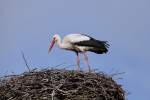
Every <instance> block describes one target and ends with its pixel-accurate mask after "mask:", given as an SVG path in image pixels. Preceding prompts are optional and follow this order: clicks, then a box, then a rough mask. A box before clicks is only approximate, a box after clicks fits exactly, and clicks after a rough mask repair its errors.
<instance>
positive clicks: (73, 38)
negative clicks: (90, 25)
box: [49, 34, 109, 72]
mask: <svg viewBox="0 0 150 100" xmlns="http://www.w3.org/2000/svg"><path fill="white" fill-rule="evenodd" d="M55 43H57V45H58V46H59V47H60V48H62V49H66V50H71V51H74V52H75V53H76V54H77V66H78V69H77V70H78V71H79V70H80V59H79V55H78V54H79V53H83V54H84V58H85V61H86V63H87V65H88V71H89V72H90V66H89V62H88V57H87V55H86V51H91V52H95V53H97V54H103V53H106V52H107V51H108V49H107V48H108V46H109V45H108V44H107V42H106V41H99V40H96V39H94V38H92V37H90V36H87V35H85V34H69V35H66V36H65V37H64V39H63V40H62V41H61V37H60V36H59V35H58V34H55V35H54V36H53V39H52V43H51V46H50V48H49V52H50V51H51V49H52V47H53V46H54V44H55Z"/></svg>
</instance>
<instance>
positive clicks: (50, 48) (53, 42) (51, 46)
mask: <svg viewBox="0 0 150 100" xmlns="http://www.w3.org/2000/svg"><path fill="white" fill-rule="evenodd" d="M54 44H55V40H54V39H53V40H52V42H51V45H50V47H49V49H48V53H49V52H50V51H51V50H52V48H53V46H54Z"/></svg>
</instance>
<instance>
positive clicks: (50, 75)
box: [0, 69, 125, 100]
mask: <svg viewBox="0 0 150 100" xmlns="http://www.w3.org/2000/svg"><path fill="white" fill-rule="evenodd" d="M124 94H125V91H124V90H123V89H122V87H121V85H118V84H117V83H116V82H115V81H114V80H113V79H112V78H111V77H109V76H107V75H105V74H103V73H84V72H76V71H69V70H65V69H63V70H56V69H49V70H48V69H46V70H41V71H30V72H26V73H23V74H21V75H13V76H7V77H4V78H3V79H1V80H0V100H125V96H124Z"/></svg>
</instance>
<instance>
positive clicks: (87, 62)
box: [83, 52, 91, 72]
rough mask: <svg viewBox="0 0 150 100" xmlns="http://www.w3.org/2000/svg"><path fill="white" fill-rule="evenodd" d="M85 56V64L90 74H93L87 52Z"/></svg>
mask: <svg viewBox="0 0 150 100" xmlns="http://www.w3.org/2000/svg"><path fill="white" fill-rule="evenodd" d="M83 55H84V59H85V62H86V64H87V66H88V72H91V68H90V65H89V60H88V56H87V54H86V52H83Z"/></svg>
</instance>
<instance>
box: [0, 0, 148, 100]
mask: <svg viewBox="0 0 150 100" xmlns="http://www.w3.org/2000/svg"><path fill="white" fill-rule="evenodd" d="M149 11H150V1H149V0H74V1H73V0H0V75H1V76H2V75H6V74H12V73H22V72H24V71H27V68H26V66H25V64H24V61H23V59H22V56H21V53H20V51H21V50H22V51H23V52H24V54H25V56H26V58H27V60H28V63H29V65H30V67H31V68H35V67H37V68H46V67H48V66H56V65H58V64H61V63H64V62H65V63H66V64H65V65H64V66H69V65H74V64H75V57H76V56H75V54H74V53H72V52H69V51H64V50H60V49H59V48H57V47H55V48H54V49H53V51H52V52H51V54H48V47H49V43H50V39H51V37H52V36H53V34H54V33H59V34H60V35H61V36H62V37H63V36H65V35H67V34H69V33H77V32H81V33H87V34H88V35H90V36H92V37H94V38H96V39H99V40H107V41H108V42H109V44H110V45H111V46H110V49H109V52H108V53H107V54H106V55H97V54H94V53H88V55H89V59H90V65H91V66H92V68H93V69H99V70H100V71H103V72H106V73H109V74H110V73H115V72H125V74H123V75H120V76H117V77H116V78H119V77H122V78H123V80H117V81H118V82H119V83H121V84H123V87H124V89H125V90H127V91H128V92H130V93H131V94H130V95H128V97H127V98H128V100H148V99H149V98H150V95H149V93H150V86H149V84H150V79H149V76H150V73H149V70H150V67H149V65H150V52H149V51H150V46H149V42H150V39H149V37H150V13H149ZM48 32H50V35H49V34H48ZM81 57H82V56H81ZM81 60H82V63H81V66H82V69H86V67H84V66H85V64H84V61H83V58H82V59H81ZM68 69H75V68H74V67H73V66H70V67H69V68H68Z"/></svg>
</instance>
